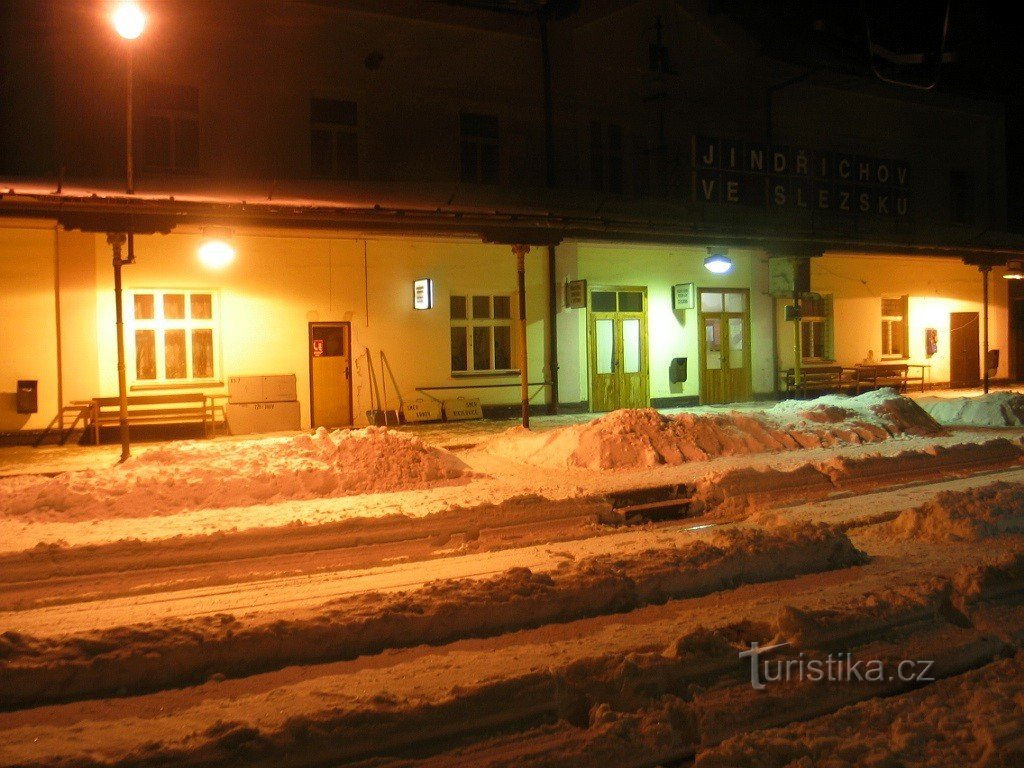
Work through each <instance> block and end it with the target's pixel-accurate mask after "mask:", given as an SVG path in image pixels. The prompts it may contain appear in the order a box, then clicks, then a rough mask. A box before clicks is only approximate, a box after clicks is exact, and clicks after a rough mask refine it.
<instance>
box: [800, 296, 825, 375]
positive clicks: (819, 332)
mask: <svg viewBox="0 0 1024 768" xmlns="http://www.w3.org/2000/svg"><path fill="white" fill-rule="evenodd" d="M800 355H801V357H802V358H803V360H805V361H807V362H815V361H818V360H831V359H832V297H831V296H822V295H821V294H819V293H811V294H807V295H805V296H803V297H802V298H801V299H800Z"/></svg>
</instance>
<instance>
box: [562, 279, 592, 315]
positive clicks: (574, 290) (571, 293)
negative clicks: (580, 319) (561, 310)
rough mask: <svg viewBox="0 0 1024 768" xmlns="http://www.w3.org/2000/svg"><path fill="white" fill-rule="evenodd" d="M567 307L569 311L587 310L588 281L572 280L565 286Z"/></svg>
mask: <svg viewBox="0 0 1024 768" xmlns="http://www.w3.org/2000/svg"><path fill="white" fill-rule="evenodd" d="M565 306H566V308H568V309H586V308H587V281H586V280H570V281H569V282H567V283H566V284H565Z"/></svg>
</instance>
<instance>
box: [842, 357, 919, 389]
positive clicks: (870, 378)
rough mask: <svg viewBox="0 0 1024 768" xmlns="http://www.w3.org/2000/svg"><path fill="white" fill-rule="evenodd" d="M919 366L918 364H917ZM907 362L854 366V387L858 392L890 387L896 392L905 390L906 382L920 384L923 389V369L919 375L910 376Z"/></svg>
mask: <svg viewBox="0 0 1024 768" xmlns="http://www.w3.org/2000/svg"><path fill="white" fill-rule="evenodd" d="M917 367H920V366H917ZM909 369H910V366H909V365H907V363H879V364H877V365H857V366H854V369H853V370H854V375H855V377H856V389H857V393H858V394H860V392H861V391H863V390H868V389H880V388H881V387H892V388H893V389H895V390H896V391H897V392H906V391H907V384H908V383H911V382H913V383H914V384H920V385H921V390H922V391H924V371H923V370H922V371H921V373H920V375H917V376H911V375H910V373H909Z"/></svg>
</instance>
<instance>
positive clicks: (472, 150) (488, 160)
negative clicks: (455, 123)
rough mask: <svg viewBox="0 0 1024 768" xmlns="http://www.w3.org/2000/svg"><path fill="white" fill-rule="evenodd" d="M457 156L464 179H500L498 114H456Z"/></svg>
mask: <svg viewBox="0 0 1024 768" xmlns="http://www.w3.org/2000/svg"><path fill="white" fill-rule="evenodd" d="M459 158H460V166H461V168H460V177H461V179H462V180H463V181H468V182H473V183H479V184H497V183H498V182H499V181H500V180H501V137H500V133H499V126H498V118H497V117H495V116H494V115H478V114H473V113H469V112H463V113H462V114H460V115H459Z"/></svg>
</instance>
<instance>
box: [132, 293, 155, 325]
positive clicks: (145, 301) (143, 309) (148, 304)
mask: <svg viewBox="0 0 1024 768" xmlns="http://www.w3.org/2000/svg"><path fill="white" fill-rule="evenodd" d="M134 302H135V319H136V320H152V319H153V317H154V316H155V315H154V311H153V294H151V293H137V294H135V299H134Z"/></svg>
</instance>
